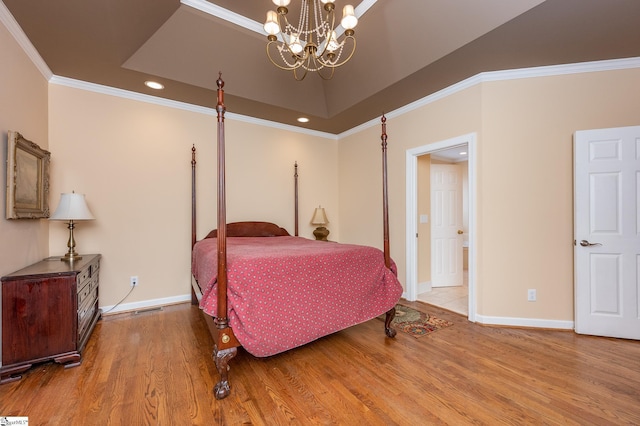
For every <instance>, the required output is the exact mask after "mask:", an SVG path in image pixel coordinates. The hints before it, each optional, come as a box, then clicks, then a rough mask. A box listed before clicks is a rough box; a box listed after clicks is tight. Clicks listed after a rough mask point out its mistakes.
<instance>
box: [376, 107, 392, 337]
mask: <svg viewBox="0 0 640 426" xmlns="http://www.w3.org/2000/svg"><path fill="white" fill-rule="evenodd" d="M380 121H382V135H381V136H380V139H382V224H383V225H382V233H383V238H384V264H385V266H386V267H387V268H389V269H391V253H390V249H389V194H388V189H387V186H388V182H387V117H385V116H384V114H382V118H381V119H380ZM395 316H396V308H395V306H394V307H393V308H391V309H389V310H388V311H387V314H386V316H385V320H384V332H385V334H386V335H387V336H388V337H395V336H396V331H395V330H394V329H393V328H392V327H391V321H393V319H394V318H395Z"/></svg>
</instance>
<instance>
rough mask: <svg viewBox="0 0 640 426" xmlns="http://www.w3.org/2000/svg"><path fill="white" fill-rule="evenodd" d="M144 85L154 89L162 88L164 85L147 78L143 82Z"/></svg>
mask: <svg viewBox="0 0 640 426" xmlns="http://www.w3.org/2000/svg"><path fill="white" fill-rule="evenodd" d="M144 85H145V86H147V87H149V88H151V89H156V90H160V89H164V85H162V84H160V83H158V82H157V81H151V80H147V81H145V82H144Z"/></svg>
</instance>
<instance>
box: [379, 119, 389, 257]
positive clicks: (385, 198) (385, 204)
mask: <svg viewBox="0 0 640 426" xmlns="http://www.w3.org/2000/svg"><path fill="white" fill-rule="evenodd" d="M381 121H382V135H381V136H380V139H382V222H383V226H382V232H383V235H384V264H385V265H386V266H387V268H391V254H390V253H389V195H388V191H387V117H385V116H384V114H382V118H381Z"/></svg>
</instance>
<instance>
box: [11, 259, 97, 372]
mask: <svg viewBox="0 0 640 426" xmlns="http://www.w3.org/2000/svg"><path fill="white" fill-rule="evenodd" d="M100 257H101V256H100V255H99V254H88V255H83V256H82V259H80V260H76V261H74V262H72V263H69V262H63V261H61V260H60V258H59V257H50V258H47V259H44V260H43V261H41V262H38V263H35V264H33V265H31V266H28V267H26V268H24V269H21V270H19V271H16V272H14V273H12V274H10V275H7V276H4V277H2V367H1V368H0V383H8V382H12V381H15V380H19V379H20V378H21V376H20V375H19V374H20V373H22V372H24V371H26V370H27V369H29V368H30V367H31V366H32V365H33V364H36V363H39V362H44V361H49V360H54V361H55V362H58V363H61V364H64V365H65V368H68V367H75V366H77V365H80V362H81V355H80V352H81V351H82V349H83V348H84V346H85V344H86V343H87V340H89V336H90V335H91V332H92V331H93V328H94V327H95V325H96V323H97V322H98V320H99V319H100V314H101V312H100V309H99V308H98V275H99V271H100Z"/></svg>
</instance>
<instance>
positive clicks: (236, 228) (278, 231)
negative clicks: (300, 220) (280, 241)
mask: <svg viewBox="0 0 640 426" xmlns="http://www.w3.org/2000/svg"><path fill="white" fill-rule="evenodd" d="M217 236H218V230H217V229H214V230H213V231H211V232H209V233H208V234H207V236H206V237H205V238H216V237H217ZM288 236H290V234H289V233H288V232H287V230H286V229H284V228H281V227H279V226H278V225H276V224H275V223H271V222H233V223H227V237H288Z"/></svg>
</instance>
